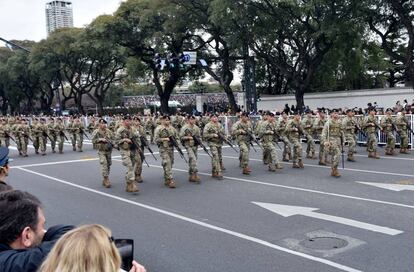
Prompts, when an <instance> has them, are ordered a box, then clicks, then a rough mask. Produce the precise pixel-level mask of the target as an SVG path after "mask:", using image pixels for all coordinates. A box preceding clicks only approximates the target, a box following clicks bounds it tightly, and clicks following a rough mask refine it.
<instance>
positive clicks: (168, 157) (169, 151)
mask: <svg viewBox="0 0 414 272" xmlns="http://www.w3.org/2000/svg"><path fill="white" fill-rule="evenodd" d="M160 120H161V125H159V126H157V128H156V129H155V132H154V141H155V143H156V144H157V145H158V149H159V151H160V156H161V159H162V167H163V169H164V185H165V186H167V187H169V188H171V189H173V188H175V187H176V185H175V181H174V179H173V174H172V166H173V164H174V146H173V144H172V142H171V137H173V138H175V139H177V137H176V136H177V132H176V130H175V129H174V127H172V126H171V125H170V117H169V116H167V115H165V116H162V117H161V119H160Z"/></svg>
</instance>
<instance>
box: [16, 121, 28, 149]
mask: <svg viewBox="0 0 414 272" xmlns="http://www.w3.org/2000/svg"><path fill="white" fill-rule="evenodd" d="M19 127H20V120H16V122H15V123H14V124H13V125H11V132H12V134H13V135H14V138H15V139H16V147H17V151H18V152H19V155H23V153H22V142H21V141H20V137H19V133H18V129H19ZM29 134H30V128H29V132H28V134H27V135H29ZM26 150H27V147H26ZM26 154H27V152H26Z"/></svg>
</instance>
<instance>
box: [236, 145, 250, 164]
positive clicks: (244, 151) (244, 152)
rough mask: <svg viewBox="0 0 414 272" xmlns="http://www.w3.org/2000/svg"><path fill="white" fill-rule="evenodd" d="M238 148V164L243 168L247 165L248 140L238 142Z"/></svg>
mask: <svg viewBox="0 0 414 272" xmlns="http://www.w3.org/2000/svg"><path fill="white" fill-rule="evenodd" d="M237 144H238V145H239V149H240V166H241V167H242V168H245V167H247V166H249V153H250V143H248V142H238V143H237Z"/></svg>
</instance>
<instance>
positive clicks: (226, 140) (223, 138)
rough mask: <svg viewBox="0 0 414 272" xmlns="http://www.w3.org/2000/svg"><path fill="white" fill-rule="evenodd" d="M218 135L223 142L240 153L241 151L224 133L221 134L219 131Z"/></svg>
mask: <svg viewBox="0 0 414 272" xmlns="http://www.w3.org/2000/svg"><path fill="white" fill-rule="evenodd" d="M217 135H218V136H219V139H220V140H222V141H223V142H225V143H226V144H228V145H229V146H230V147H231V148H233V150H234V151H236V152H237V153H239V151H237V149H236V148H235V147H234V145H233V144H232V143H231V142H230V141H229V140H228V139H227V138H226V137H225V136H224V135H223V134H221V132H218V133H217Z"/></svg>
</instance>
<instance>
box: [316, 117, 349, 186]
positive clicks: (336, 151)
mask: <svg viewBox="0 0 414 272" xmlns="http://www.w3.org/2000/svg"><path fill="white" fill-rule="evenodd" d="M321 138H322V139H323V144H324V145H325V151H326V152H327V153H329V154H331V155H332V166H331V168H332V171H331V176H333V177H336V178H339V177H340V176H341V174H340V173H339V171H338V165H339V160H340V157H341V149H340V147H341V146H342V145H343V143H344V139H345V136H344V132H343V129H342V123H341V121H340V120H339V114H338V111H337V110H333V111H332V118H331V119H329V120H328V121H327V122H326V123H325V125H324V128H323V130H322V135H321Z"/></svg>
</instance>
